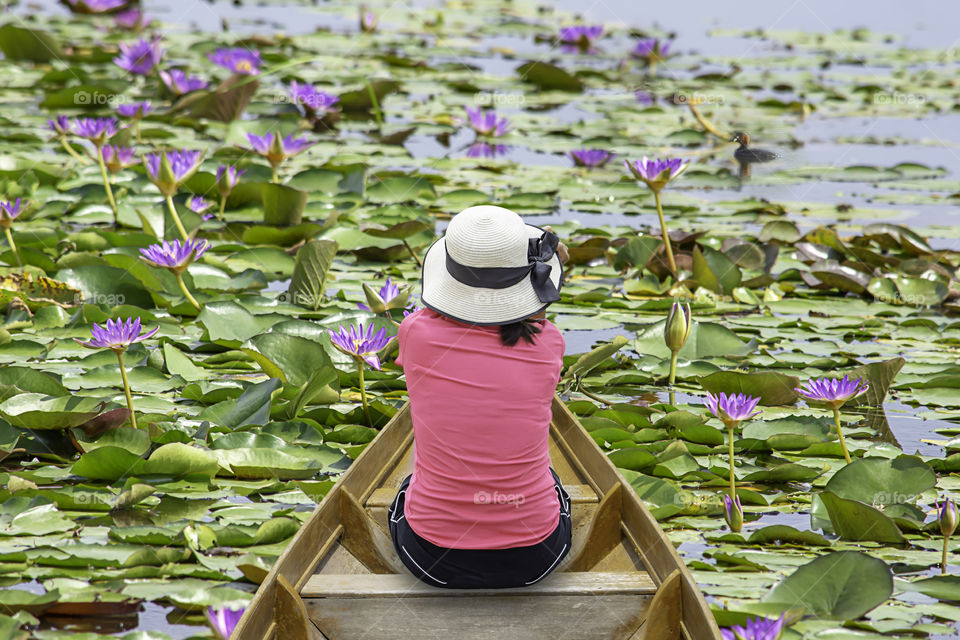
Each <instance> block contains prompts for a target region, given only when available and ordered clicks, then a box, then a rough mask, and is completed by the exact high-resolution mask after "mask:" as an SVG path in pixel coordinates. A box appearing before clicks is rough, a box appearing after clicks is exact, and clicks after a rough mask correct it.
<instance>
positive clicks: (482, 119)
mask: <svg viewBox="0 0 960 640" xmlns="http://www.w3.org/2000/svg"><path fill="white" fill-rule="evenodd" d="M466 110H467V118H468V119H469V121H470V126H471V127H472V128H473V130H474V131H475V132H476V133H477V135H478V136H488V137H491V138H499V137H500V136H504V135H506V134H507V133H509V132H510V120H508V119H507V118H505V117H500V116H498V115H497V113H496V112H495V111H494V110H493V109H491V110H489V111H485V110H484V109H482V108H480V107H477V108H471V107H466Z"/></svg>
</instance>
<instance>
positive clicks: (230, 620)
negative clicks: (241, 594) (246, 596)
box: [206, 607, 246, 640]
mask: <svg viewBox="0 0 960 640" xmlns="http://www.w3.org/2000/svg"><path fill="white" fill-rule="evenodd" d="M244 611H246V609H245V608H240V609H214V608H213V607H208V608H207V611H206V615H207V622H209V623H210V626H211V627H212V628H213V630H214V631H215V632H216V633H217V635H218V636H219V638H220V640H230V635H231V634H232V633H233V630H234V629H235V628H236V627H237V625H238V624H240V618H242V617H243V612H244Z"/></svg>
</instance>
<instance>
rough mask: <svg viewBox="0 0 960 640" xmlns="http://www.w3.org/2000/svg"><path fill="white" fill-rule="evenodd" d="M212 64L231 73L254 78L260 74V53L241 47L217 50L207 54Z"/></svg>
mask: <svg viewBox="0 0 960 640" xmlns="http://www.w3.org/2000/svg"><path fill="white" fill-rule="evenodd" d="M207 58H208V59H209V60H210V62H212V63H213V64H215V65H217V66H220V67H223V68H224V69H227V70H229V71H232V72H233V73H240V74H243V75H248V76H255V75H257V74H258V73H260V64H261V63H260V52H259V51H253V50H251V49H245V48H243V47H235V48H232V49H217V50H216V51H213V52H211V53H208V54H207Z"/></svg>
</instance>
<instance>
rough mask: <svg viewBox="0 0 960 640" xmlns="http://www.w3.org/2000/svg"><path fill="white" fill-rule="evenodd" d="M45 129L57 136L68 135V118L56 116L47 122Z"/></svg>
mask: <svg viewBox="0 0 960 640" xmlns="http://www.w3.org/2000/svg"><path fill="white" fill-rule="evenodd" d="M47 128H49V129H50V130H51V131H53V132H54V133H56V134H58V135H61V136H62V135H66V134H68V133H70V118H68V117H67V116H57V117H55V118H54V119H52V120H47Z"/></svg>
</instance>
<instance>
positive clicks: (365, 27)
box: [360, 5, 379, 33]
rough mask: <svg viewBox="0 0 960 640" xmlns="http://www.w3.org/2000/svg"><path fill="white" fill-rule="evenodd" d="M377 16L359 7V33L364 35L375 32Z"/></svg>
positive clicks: (361, 6) (363, 7)
mask: <svg viewBox="0 0 960 640" xmlns="http://www.w3.org/2000/svg"><path fill="white" fill-rule="evenodd" d="M378 22H379V20H378V19H377V14H375V13H374V12H373V11H370V10H369V9H367V8H366V7H365V6H363V5H360V31H362V32H364V33H373V32H374V31H376V30H377V23H378Z"/></svg>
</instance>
